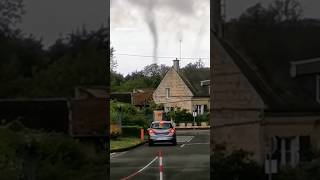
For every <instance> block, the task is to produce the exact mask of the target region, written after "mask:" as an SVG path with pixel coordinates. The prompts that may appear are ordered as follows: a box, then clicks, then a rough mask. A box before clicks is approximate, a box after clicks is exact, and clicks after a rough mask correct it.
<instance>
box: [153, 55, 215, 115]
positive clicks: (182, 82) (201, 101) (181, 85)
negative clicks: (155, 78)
mask: <svg viewBox="0 0 320 180" xmlns="http://www.w3.org/2000/svg"><path fill="white" fill-rule="evenodd" d="M207 72H209V71H207ZM204 74H205V73H204ZM207 75H209V73H207ZM203 78H204V79H193V80H192V81H191V80H189V79H188V78H187V76H185V75H184V74H183V72H181V70H180V67H179V60H174V65H173V67H172V68H170V69H169V70H168V72H167V73H166V75H165V76H164V78H163V79H162V81H161V82H160V84H159V86H158V87H157V89H156V90H155V91H154V92H153V100H154V102H155V103H156V104H163V106H164V108H165V110H166V111H170V110H172V109H174V108H176V107H180V108H181V109H187V110H188V111H189V112H192V111H194V110H196V111H198V113H200V114H202V113H203V112H205V111H206V110H208V109H209V108H210V95H209V87H208V86H202V87H200V85H201V80H205V79H206V76H203Z"/></svg>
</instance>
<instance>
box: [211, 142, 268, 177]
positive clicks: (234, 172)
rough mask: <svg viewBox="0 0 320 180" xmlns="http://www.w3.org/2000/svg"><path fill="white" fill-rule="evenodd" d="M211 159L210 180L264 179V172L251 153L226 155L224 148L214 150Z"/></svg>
mask: <svg viewBox="0 0 320 180" xmlns="http://www.w3.org/2000/svg"><path fill="white" fill-rule="evenodd" d="M213 152H214V154H213V157H212V158H211V169H212V174H211V177H212V179H216V180H235V179H237V180H257V179H264V172H263V169H262V167H260V166H259V165H258V164H257V163H256V162H255V161H253V160H252V159H251V157H250V156H251V155H252V154H251V153H249V152H246V151H243V150H234V151H232V152H231V153H228V152H227V151H226V150H225V148H224V147H221V146H220V147H218V146H216V148H215V149H214V151H213Z"/></svg>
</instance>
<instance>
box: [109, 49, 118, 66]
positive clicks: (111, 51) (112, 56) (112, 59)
mask: <svg viewBox="0 0 320 180" xmlns="http://www.w3.org/2000/svg"><path fill="white" fill-rule="evenodd" d="M114 52H115V50H114V48H113V47H111V48H110V71H111V72H115V68H116V67H117V66H118V64H117V61H116V59H115V57H114Z"/></svg>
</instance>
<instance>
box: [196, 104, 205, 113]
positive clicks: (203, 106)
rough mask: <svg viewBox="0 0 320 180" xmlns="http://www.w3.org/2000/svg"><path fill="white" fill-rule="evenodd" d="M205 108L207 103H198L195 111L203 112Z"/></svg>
mask: <svg viewBox="0 0 320 180" xmlns="http://www.w3.org/2000/svg"><path fill="white" fill-rule="evenodd" d="M204 108H205V105H196V108H195V112H197V114H203V113H204Z"/></svg>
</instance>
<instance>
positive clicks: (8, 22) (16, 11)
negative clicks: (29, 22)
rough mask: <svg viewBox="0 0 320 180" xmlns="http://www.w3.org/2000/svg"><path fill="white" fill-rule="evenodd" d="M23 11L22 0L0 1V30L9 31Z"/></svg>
mask: <svg viewBox="0 0 320 180" xmlns="http://www.w3.org/2000/svg"><path fill="white" fill-rule="evenodd" d="M24 13H25V10H24V4H23V0H10V1H4V0H2V1H0V14H1V16H0V31H1V32H5V33H8V32H10V31H11V29H12V28H13V26H15V25H16V24H17V23H18V22H20V21H21V16H22V15H23V14H24Z"/></svg>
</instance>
